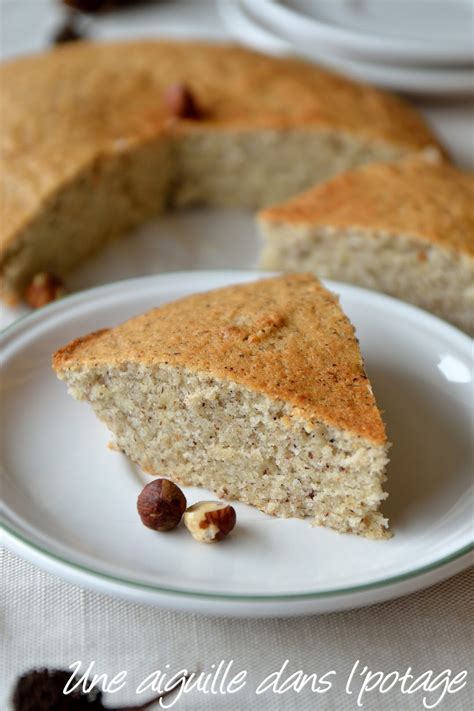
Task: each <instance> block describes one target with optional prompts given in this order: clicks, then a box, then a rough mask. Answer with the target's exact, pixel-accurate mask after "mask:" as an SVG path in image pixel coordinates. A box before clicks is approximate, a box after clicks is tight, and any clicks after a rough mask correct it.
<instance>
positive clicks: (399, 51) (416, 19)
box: [246, 0, 474, 66]
mask: <svg viewBox="0 0 474 711" xmlns="http://www.w3.org/2000/svg"><path fill="white" fill-rule="evenodd" d="M246 4H247V5H251V7H252V9H253V11H254V12H255V14H256V16H257V17H259V18H260V19H261V20H262V21H264V22H265V23H266V24H269V25H270V26H272V27H273V28H274V29H275V30H277V31H278V32H280V33H282V34H284V35H285V36H287V37H288V38H290V39H291V40H292V41H293V42H296V43H297V44H300V43H304V44H307V43H312V44H313V45H315V44H317V45H318V46H320V47H323V48H324V49H326V50H330V51H333V52H337V53H340V54H341V55H345V56H346V57H350V58H356V59H362V60H371V61H377V62H387V63H392V62H395V63H398V64H406V65H414V64H419V65H427V64H432V65H437V66H441V65H448V64H456V65H459V64H472V63H473V62H474V44H473V41H472V25H473V13H474V11H473V7H472V1H471V0H450V2H446V0H281V1H279V0H246Z"/></svg>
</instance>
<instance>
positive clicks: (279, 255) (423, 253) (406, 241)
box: [259, 154, 474, 335]
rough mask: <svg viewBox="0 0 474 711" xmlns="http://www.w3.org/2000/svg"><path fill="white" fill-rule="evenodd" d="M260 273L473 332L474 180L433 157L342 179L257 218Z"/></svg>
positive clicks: (373, 168)
mask: <svg viewBox="0 0 474 711" xmlns="http://www.w3.org/2000/svg"><path fill="white" fill-rule="evenodd" d="M259 222H260V226H261V228H262V231H263V233H264V237H265V245H264V248H263V251H262V254H261V266H262V267H263V268H264V269H271V270H276V269H278V270H287V271H307V270H311V271H314V272H315V273H316V274H317V275H318V276H320V277H326V278H330V279H338V280H341V281H348V282H352V283H354V284H359V285H360V286H364V287H367V288H370V289H375V290H377V291H384V292H385V293H388V294H391V295H392V296H396V297H397V298H399V299H403V300H405V301H409V302H411V303H413V304H416V305H417V306H420V307H421V308H423V309H426V310H427V311H431V312H433V313H435V314H437V315H438V316H440V317H441V318H444V319H446V320H447V321H450V322H451V323H453V324H455V325H456V326H458V327H459V328H462V329H463V330H465V331H466V332H467V333H470V334H472V335H474V174H473V173H467V172H464V171H461V170H458V169H457V168H455V167H453V166H452V165H449V164H448V163H443V162H441V161H439V160H438V159H437V158H436V157H435V156H434V155H431V157H430V155H429V154H426V155H425V156H419V157H412V158H406V159H405V160H403V161H398V162H394V163H391V164H382V163H380V164H372V165H368V166H365V167H363V168H358V169H357V170H352V171H349V172H346V173H344V174H343V175H339V176H338V177H336V178H333V179H332V180H329V181H327V182H326V183H324V184H321V185H319V186H317V187H315V188H313V189H311V190H309V191H308V192H306V193H304V194H302V195H300V196H299V197H296V198H293V199H292V200H290V201H288V202H286V203H283V204H280V205H277V206H275V207H273V208H269V209H267V210H264V211H262V212H261V213H260V216H259Z"/></svg>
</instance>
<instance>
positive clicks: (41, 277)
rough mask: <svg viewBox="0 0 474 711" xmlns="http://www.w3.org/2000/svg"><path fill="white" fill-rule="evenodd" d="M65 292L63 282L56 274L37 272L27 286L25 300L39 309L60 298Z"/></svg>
mask: <svg viewBox="0 0 474 711" xmlns="http://www.w3.org/2000/svg"><path fill="white" fill-rule="evenodd" d="M65 293H66V292H65V289H64V286H63V283H62V281H61V279H59V277H57V276H54V274H47V273H46V272H40V273H39V274H35V276H34V277H33V279H32V280H31V282H30V283H29V284H28V286H27V287H26V291H25V300H26V302H27V303H28V304H29V305H30V306H32V307H33V308H34V309H39V308H40V307H41V306H46V304H49V303H50V302H51V301H55V300H56V299H60V298H61V296H64V294H65Z"/></svg>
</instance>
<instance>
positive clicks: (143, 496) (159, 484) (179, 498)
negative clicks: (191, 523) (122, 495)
mask: <svg viewBox="0 0 474 711" xmlns="http://www.w3.org/2000/svg"><path fill="white" fill-rule="evenodd" d="M137 510H138V513H139V514H140V518H141V520H142V523H143V524H144V525H145V526H147V527H148V528H153V529H154V530H155V531H171V529H172V528H176V526H177V525H178V523H179V522H180V521H181V517H182V515H183V513H184V512H185V510H186V497H185V495H184V494H183V492H182V491H181V489H180V488H179V487H178V486H176V484H173V482H172V481H169V479H155V480H154V481H151V482H150V483H149V484H147V485H146V486H145V487H144V488H143V489H142V491H141V492H140V494H139V496H138V499H137Z"/></svg>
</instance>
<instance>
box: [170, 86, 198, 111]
mask: <svg viewBox="0 0 474 711" xmlns="http://www.w3.org/2000/svg"><path fill="white" fill-rule="evenodd" d="M164 101H165V105H166V108H167V109H168V111H169V112H170V114H171V115H172V116H175V117H176V118H182V119H198V118H199V117H200V115H201V112H200V111H199V107H198V105H197V104H196V101H195V99H194V96H193V95H192V93H191V91H190V90H189V89H188V87H187V86H186V84H171V85H170V86H169V87H168V88H167V89H166V91H165V95H164Z"/></svg>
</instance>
